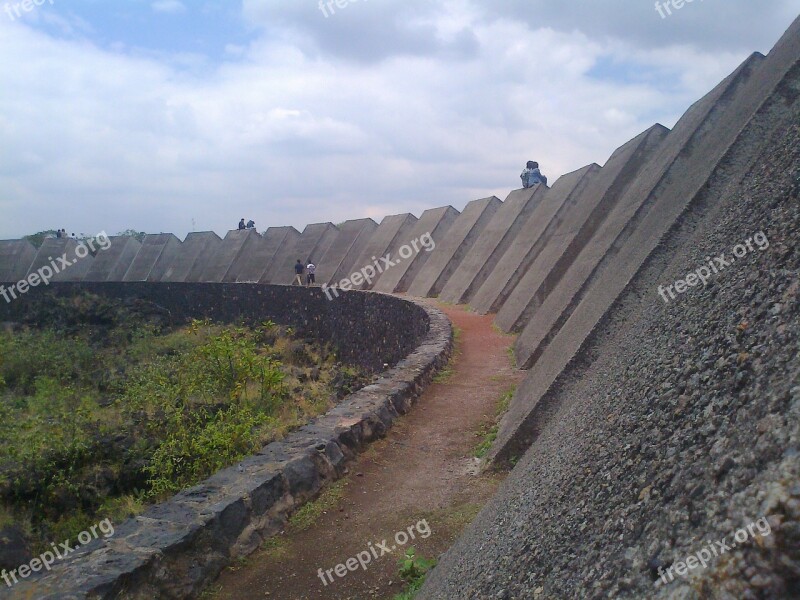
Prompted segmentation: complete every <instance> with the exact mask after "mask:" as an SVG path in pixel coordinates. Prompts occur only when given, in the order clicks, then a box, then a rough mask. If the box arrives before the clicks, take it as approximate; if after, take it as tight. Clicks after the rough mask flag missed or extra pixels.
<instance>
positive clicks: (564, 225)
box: [476, 125, 669, 333]
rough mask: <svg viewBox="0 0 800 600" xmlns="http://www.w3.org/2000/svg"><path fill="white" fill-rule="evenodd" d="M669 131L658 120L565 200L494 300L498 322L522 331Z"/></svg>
mask: <svg viewBox="0 0 800 600" xmlns="http://www.w3.org/2000/svg"><path fill="white" fill-rule="evenodd" d="M668 133H669V129H667V128H666V127H664V126H663V125H654V126H653V127H651V128H650V129H648V130H647V131H645V132H643V133H641V134H639V135H638V136H636V137H635V138H634V139H632V140H631V141H630V142H628V143H626V144H624V145H623V146H621V147H620V148H618V149H617V150H616V151H614V153H613V154H612V155H611V158H609V159H608V161H606V164H605V166H604V167H603V168H602V169H601V170H600V172H599V173H597V175H596V176H595V177H594V178H593V179H592V183H591V185H589V186H588V187H585V188H583V190H582V191H581V193H579V194H577V195H576V196H575V195H573V196H575V197H574V202H570V203H569V204H567V205H566V206H565V209H567V210H565V211H563V214H560V215H559V218H558V219H557V220H556V223H555V225H556V227H555V229H554V231H553V232H552V233H551V235H549V236H547V237H546V239H543V240H542V241H543V242H545V243H544V244H543V245H542V246H541V248H540V249H539V252H538V254H536V255H535V256H533V260H532V261H531V264H530V265H529V266H528V268H527V270H526V271H525V272H523V273H522V274H521V275H520V276H518V277H517V278H516V282H513V281H510V282H509V283H514V284H515V285H514V286H513V287H511V285H508V284H507V286H506V287H505V288H504V290H503V291H502V292H501V293H500V294H498V295H497V296H496V298H495V299H494V300H493V304H492V305H491V307H490V310H493V311H497V317H496V318H495V323H496V324H497V326H498V327H500V329H501V330H503V331H505V332H506V333H508V332H512V331H514V332H517V331H519V330H521V329H522V327H524V326H525V324H526V323H527V322H528V319H530V316H531V314H533V312H534V311H535V310H536V308H537V307H538V306H540V305H541V302H542V300H543V298H545V297H546V296H547V294H548V293H549V292H550V290H552V289H553V288H554V287H555V286H556V284H557V283H558V281H559V280H560V279H561V277H562V276H563V275H564V272H565V271H566V270H567V269H568V268H569V266H570V265H571V264H572V261H573V260H575V257H576V256H577V255H578V253H579V252H580V251H581V249H583V247H584V246H585V245H586V244H587V243H588V242H589V240H590V239H591V237H592V236H593V235H594V233H595V232H596V231H597V229H598V227H599V225H600V223H602V222H603V220H604V219H605V218H606V217H607V216H608V215H609V214H610V213H611V212H612V209H613V208H614V206H615V205H616V203H617V202H618V201H619V200H620V198H621V197H622V195H623V194H624V192H625V191H626V190H627V189H628V187H630V185H631V184H632V183H633V182H634V180H635V179H636V177H637V176H638V174H639V173H640V171H641V170H642V168H643V167H644V166H645V165H646V164H647V163H648V161H649V160H650V159H651V158H652V156H653V154H654V152H655V151H656V149H657V148H658V147H659V146H660V144H661V143H662V141H663V140H664V138H665V137H666V136H667V134H668ZM554 187H555V186H554ZM509 254H511V252H509ZM498 271H499V267H498ZM485 307H486V304H484V305H483V306H482V307H481V308H485ZM476 308H477V307H476Z"/></svg>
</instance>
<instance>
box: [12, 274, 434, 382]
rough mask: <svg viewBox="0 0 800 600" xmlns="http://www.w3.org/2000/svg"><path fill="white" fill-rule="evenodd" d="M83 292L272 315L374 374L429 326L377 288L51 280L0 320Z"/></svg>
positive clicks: (225, 317) (231, 314)
mask: <svg viewBox="0 0 800 600" xmlns="http://www.w3.org/2000/svg"><path fill="white" fill-rule="evenodd" d="M84 292H90V293H94V294H102V295H107V296H112V297H116V298H123V299H128V300H133V299H142V300H146V301H149V302H153V303H154V304H156V305H158V306H159V307H160V308H162V309H165V310H167V311H169V313H170V314H171V315H172V317H173V319H174V321H175V322H176V323H180V322H186V321H189V320H191V319H193V318H194V319H201V318H205V317H208V318H210V319H212V320H215V321H221V322H226V323H232V322H244V323H251V324H253V323H260V322H263V321H267V320H270V319H271V320H273V321H275V322H276V323H279V324H281V325H288V326H292V327H294V328H295V329H296V331H297V332H298V333H300V335H301V336H304V337H308V338H313V339H319V340H323V341H330V342H332V343H333V344H334V346H335V347H336V349H337V353H338V355H339V356H338V357H339V359H340V360H342V361H343V362H346V363H350V364H357V365H359V366H361V367H364V368H366V369H369V370H371V371H373V372H377V371H380V370H382V369H383V365H384V364H388V365H394V364H395V363H396V362H397V361H399V360H400V359H401V358H403V357H404V356H406V355H407V354H408V353H409V352H411V350H412V349H413V348H414V347H415V346H416V345H417V343H418V342H419V340H420V339H421V338H422V336H424V335H425V332H426V331H427V329H428V317H427V313H426V312H425V310H424V309H422V308H421V307H420V306H418V305H416V304H414V303H412V302H404V301H402V300H399V299H397V298H393V297H391V296H387V295H384V294H377V293H369V294H356V293H348V292H339V295H338V297H336V296H333V294H332V293H331V297H332V299H328V298H327V297H326V296H325V294H324V293H323V292H322V290H321V289H320V288H305V287H300V286H270V285H254V284H241V283H222V284H219V283H146V282H132V283H117V282H105V283H53V284H51V285H50V286H48V287H46V288H43V287H39V288H32V289H31V290H30V291H29V292H28V293H27V294H25V295H23V296H20V297H19V298H18V299H17V300H14V301H13V302H11V303H6V302H0V321H14V320H18V319H20V318H21V317H22V316H23V315H24V313H25V310H26V304H27V301H29V300H30V299H32V298H37V297H41V295H42V294H55V295H59V296H71V295H75V294H81V293H84Z"/></svg>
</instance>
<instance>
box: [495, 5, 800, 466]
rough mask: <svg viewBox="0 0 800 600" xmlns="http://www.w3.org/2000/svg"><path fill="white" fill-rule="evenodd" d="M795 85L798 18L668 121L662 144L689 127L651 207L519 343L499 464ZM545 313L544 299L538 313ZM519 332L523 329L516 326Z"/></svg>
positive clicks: (748, 165) (756, 152) (770, 125)
mask: <svg viewBox="0 0 800 600" xmlns="http://www.w3.org/2000/svg"><path fill="white" fill-rule="evenodd" d="M798 85H800V19H798V20H796V21H795V22H794V24H793V25H792V27H791V28H790V29H789V31H788V32H787V35H785V36H784V37H783V38H781V41H780V42H779V43H778V45H776V46H775V48H774V49H773V51H772V52H771V53H770V54H769V56H768V57H767V59H766V60H761V59H759V58H758V56H757V55H756V56H753V57H751V58H750V59H748V61H746V63H745V64H744V65H743V66H742V67H740V68H739V69H737V71H736V72H735V73H734V74H733V75H732V76H731V77H729V78H727V79H726V80H725V81H724V82H723V83H722V84H721V85H720V86H718V88H715V90H714V91H713V92H712V93H711V94H709V96H707V97H706V98H704V99H703V100H701V102H700V103H698V104H696V105H695V106H693V107H692V109H690V111H689V112H688V113H687V114H686V115H685V116H684V119H682V121H685V122H684V123H681V122H679V123H678V125H676V126H675V130H674V131H673V132H672V134H670V136H668V138H667V140H666V141H667V142H668V141H669V138H670V137H673V136H675V137H676V139H677V138H678V136H677V135H676V133H677V132H679V131H680V130H681V129H682V126H683V128H688V127H689V126H690V124H691V125H693V127H692V129H693V131H692V132H691V135H684V138H683V139H684V140H685V143H684V144H683V147H682V150H681V151H680V153H679V154H678V155H677V156H676V158H675V160H674V162H673V164H672V165H671V168H670V170H671V171H673V172H672V173H669V172H667V173H665V174H664V175H663V176H662V177H660V178H658V183H657V184H656V185H654V186H653V190H652V192H651V195H652V196H653V200H654V201H653V202H652V204H651V205H650V206H649V207H648V208H649V210H647V211H646V213H645V214H643V215H642V216H641V218H640V219H638V222H637V226H636V228H635V229H634V230H632V231H630V232H629V234H628V235H626V236H620V238H621V239H618V240H617V244H615V245H614V247H613V248H611V249H610V251H609V253H608V254H606V256H607V257H608V260H605V261H604V262H603V264H600V265H598V266H597V268H595V269H594V270H593V276H592V277H591V279H592V281H591V282H590V283H594V285H591V286H590V287H588V289H586V293H584V294H582V295H581V297H580V298H578V299H577V301H573V302H572V307H571V310H570V311H569V313H568V314H567V315H566V316H565V317H564V318H563V319H562V323H560V325H561V326H560V327H558V325H559V323H556V326H557V327H556V328H551V332H552V333H551V332H548V333H549V335H547V334H546V335H545V336H543V337H544V339H543V341H542V342H540V343H539V346H533V345H532V344H531V343H530V340H529V343H528V345H527V347H526V349H528V350H532V352H531V355H530V359H529V361H528V362H529V364H531V365H532V367H531V372H530V374H529V375H528V377H527V378H526V379H525V381H524V382H523V384H522V386H520V388H519V390H518V391H517V394H516V395H515V397H514V399H513V400H512V403H511V408H510V410H509V412H508V413H507V414H506V416H505V418H504V419H503V422H502V424H501V427H500V432H499V434H498V443H497V445H496V446H495V448H493V450H492V452H491V455H490V460H492V461H494V462H495V463H501V462H503V461H504V460H507V459H508V457H509V456H510V455H512V454H513V453H518V452H519V450H520V449H521V448H524V447H527V445H529V443H530V442H531V440H533V439H535V436H536V424H535V421H536V420H537V414H538V413H539V412H541V411H545V410H547V407H546V403H545V405H544V406H543V407H539V404H540V402H541V401H542V400H543V399H545V397H546V394H547V393H548V391H549V390H550V389H551V388H552V386H553V384H554V383H555V380H556V378H557V377H558V376H559V374H560V373H561V372H562V371H563V369H564V368H565V367H566V365H568V364H569V363H570V361H572V360H573V358H574V357H575V356H576V354H577V353H578V352H579V351H580V349H581V347H583V345H584V344H585V343H586V340H587V338H588V337H589V336H590V334H591V332H592V331H593V330H594V328H595V327H596V326H597V324H598V323H599V322H600V320H601V319H603V318H604V317H605V315H607V314H608V311H609V310H610V309H611V306H612V305H613V304H614V302H616V301H617V299H618V298H619V297H620V295H621V294H622V293H623V292H624V291H625V290H626V289H628V286H629V284H630V282H631V281H632V280H633V279H634V278H636V277H637V275H638V273H639V272H640V270H641V268H642V266H643V265H644V264H645V263H646V261H647V259H648V257H649V256H651V255H652V253H653V251H654V250H655V249H656V248H657V247H658V246H659V244H661V242H662V240H664V239H665V238H667V236H670V235H671V234H673V233H675V234H679V232H680V224H681V221H680V216H681V215H682V214H683V212H684V211H685V210H687V208H688V207H689V205H691V204H693V203H694V202H695V201H697V202H702V201H704V200H708V201H709V202H713V196H712V197H710V198H706V196H707V193H708V190H714V193H715V194H717V195H719V194H720V192H724V190H725V188H726V186H730V187H733V186H736V185H737V184H738V182H739V181H741V178H742V177H744V176H746V174H747V173H748V172H750V171H751V170H752V169H754V168H757V165H758V162H759V156H761V155H762V154H764V153H769V152H773V151H774V150H773V149H772V148H769V147H768V140H770V139H773V136H774V134H775V132H778V131H781V130H782V129H784V128H786V127H787V126H788V125H789V124H792V123H796V119H797V116H796V111H797V110H798V107H800V99H799V98H798V96H797V94H792V95H789V96H787V94H786V90H790V89H797V88H798ZM709 104H710V106H709ZM665 145H666V144H665ZM639 179H640V180H641V179H642V178H639ZM644 184H645V182H644V181H637V183H636V185H644ZM562 281H563V280H562ZM652 298H653V302H660V301H662V300H661V298H659V294H658V292H657V291H656V290H655V289H654V290H653V292H652ZM543 311H544V306H543V310H540V311H537V315H538V314H539V313H540V312H543ZM533 322H534V321H533V320H532V321H531V323H529V325H528V327H531V325H532V324H533ZM527 331H528V328H526V330H525V331H523V334H525V333H526V332H527ZM533 343H535V342H533ZM539 348H541V350H540V349H539ZM540 408H541V411H540V410H539V409H540Z"/></svg>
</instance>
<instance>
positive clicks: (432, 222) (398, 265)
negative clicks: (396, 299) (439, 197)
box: [372, 206, 460, 293]
mask: <svg viewBox="0 0 800 600" xmlns="http://www.w3.org/2000/svg"><path fill="white" fill-rule="evenodd" d="M459 214H460V213H459V212H458V211H457V210H456V209H455V208H453V207H452V206H442V207H440V208H432V209H429V210H426V211H425V212H424V213H422V215H421V216H420V218H419V220H418V221H417V222H416V224H415V225H414V227H413V228H412V229H411V231H410V232H409V236H408V238H407V239H398V240H396V241H397V243H398V244H399V246H398V248H397V251H396V253H394V254H392V256H391V261H392V262H393V263H394V264H393V265H392V266H387V267H385V268H384V267H383V266H382V269H383V274H382V275H381V277H380V279H378V281H377V282H376V283H375V285H374V286H373V288H372V289H374V290H375V291H378V292H386V293H392V292H396V293H402V292H405V291H406V290H408V286H409V285H410V284H411V282H412V281H413V279H414V277H416V276H417V273H419V270H420V269H421V268H422V267H423V266H424V265H425V262H426V261H427V260H428V258H429V257H430V255H431V253H430V252H428V251H427V250H425V249H424V248H423V247H422V246H421V245H420V239H421V238H422V237H423V236H425V235H430V237H431V239H432V240H433V242H434V243H435V244H438V243H441V242H442V241H443V240H444V238H445V236H446V235H447V232H448V231H449V230H450V228H451V227H452V225H453V223H455V221H456V219H457V218H458V215H459ZM415 242H416V243H417V247H418V250H419V251H416V250H414V249H413V247H412V244H414V243H415ZM406 248H408V249H410V250H411V252H410V253H409V252H407V251H406ZM403 254H406V256H403Z"/></svg>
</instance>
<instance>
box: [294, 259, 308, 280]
mask: <svg viewBox="0 0 800 600" xmlns="http://www.w3.org/2000/svg"><path fill="white" fill-rule="evenodd" d="M303 271H305V267H304V266H303V263H302V262H300V259H299V258H298V259H297V262H296V263H294V281H293V282H292V285H295V284H297V285H303Z"/></svg>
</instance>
